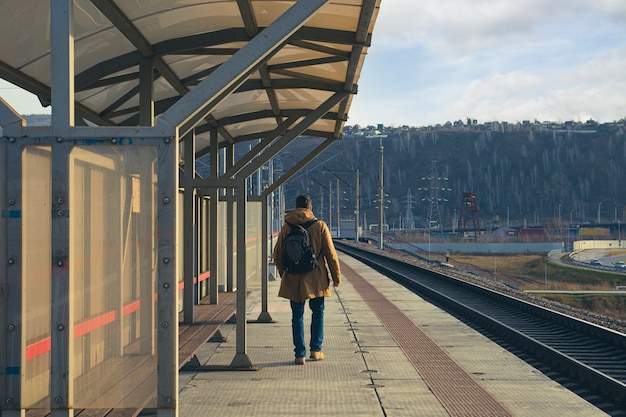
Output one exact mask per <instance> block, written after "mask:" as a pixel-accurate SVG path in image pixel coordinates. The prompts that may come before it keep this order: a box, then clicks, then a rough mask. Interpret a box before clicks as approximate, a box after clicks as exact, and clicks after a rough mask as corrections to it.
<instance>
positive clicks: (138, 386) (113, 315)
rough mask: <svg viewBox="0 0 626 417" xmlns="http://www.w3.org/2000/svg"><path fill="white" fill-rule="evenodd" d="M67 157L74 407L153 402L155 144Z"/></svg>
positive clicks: (93, 149)
mask: <svg viewBox="0 0 626 417" xmlns="http://www.w3.org/2000/svg"><path fill="white" fill-rule="evenodd" d="M69 158H70V159H69V166H70V168H69V169H70V172H69V174H70V175H69V178H70V196H71V198H70V213H71V214H70V282H71V290H70V292H71V297H72V300H71V303H72V304H71V314H72V316H73V322H74V337H73V345H72V347H71V349H70V351H71V352H72V357H71V366H70V370H71V373H72V375H73V381H74V407H75V408H109V407H111V408H125V407H141V406H143V407H154V406H156V382H157V378H156V372H157V358H156V346H157V344H156V329H155V314H156V296H155V294H156V288H155V287H156V249H157V241H156V239H157V236H156V221H157V216H156V211H157V204H156V197H157V196H156V186H157V175H156V172H157V148H156V147H153V146H119V145H113V146H102V145H93V146H79V147H75V148H73V149H72V151H71V153H70V156H69ZM147 398H148V399H149V400H148V401H146V399H147Z"/></svg>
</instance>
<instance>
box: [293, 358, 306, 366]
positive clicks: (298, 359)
mask: <svg viewBox="0 0 626 417" xmlns="http://www.w3.org/2000/svg"><path fill="white" fill-rule="evenodd" d="M294 363H295V364H296V365H304V358H296V361H295V362H294Z"/></svg>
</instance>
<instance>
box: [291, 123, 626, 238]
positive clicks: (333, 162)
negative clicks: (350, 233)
mask: <svg viewBox="0 0 626 417" xmlns="http://www.w3.org/2000/svg"><path fill="white" fill-rule="evenodd" d="M347 132H348V133H347V134H346V135H345V136H344V138H343V140H341V141H338V142H336V143H335V144H333V145H332V146H330V147H329V148H328V149H327V150H326V151H325V152H324V153H323V154H322V155H320V156H319V157H318V158H317V160H316V161H315V163H311V164H310V165H311V166H310V167H308V168H307V169H308V170H309V172H308V174H303V175H299V176H298V179H297V180H293V181H292V182H290V183H289V186H288V190H289V191H290V192H293V193H294V194H295V193H297V192H302V191H307V190H308V191H309V192H310V193H311V194H312V195H314V197H315V195H319V194H321V193H324V192H326V193H327V192H328V187H330V184H331V183H330V182H329V181H330V180H332V181H335V177H341V179H342V181H341V184H340V186H341V188H342V189H344V191H343V192H345V193H346V198H347V201H345V202H343V203H342V205H344V207H346V210H345V212H344V214H342V218H344V217H345V218H348V217H350V213H352V212H353V210H350V209H351V208H352V207H354V198H355V193H354V186H353V184H354V183H355V179H354V174H353V172H354V171H355V170H356V169H359V170H360V188H361V192H360V194H361V210H362V211H364V212H365V213H366V216H367V218H368V219H371V220H372V221H371V222H370V223H373V222H374V219H375V218H376V216H377V214H376V213H377V204H376V201H377V193H378V176H379V174H378V173H379V169H378V167H379V157H380V151H379V146H380V145H381V144H382V145H383V147H384V183H385V189H384V193H385V194H387V195H388V197H387V196H386V197H385V198H386V200H387V201H386V207H387V208H386V211H385V215H386V217H387V223H388V224H389V225H390V227H394V226H396V227H398V226H399V225H400V224H402V218H403V217H404V216H405V215H406V213H407V206H408V204H409V203H408V202H407V201H412V202H413V204H412V207H411V208H412V212H413V215H414V216H415V217H416V222H415V224H416V227H423V226H422V225H424V224H425V221H426V216H427V213H428V206H429V199H431V198H432V194H430V188H431V185H432V184H433V182H432V181H431V180H430V179H429V178H432V177H434V176H436V177H438V178H440V180H439V187H440V188H441V189H440V190H438V194H437V198H438V200H439V201H438V203H439V204H438V205H439V208H440V211H441V221H442V224H443V226H444V228H450V227H451V224H452V219H453V218H454V213H455V210H456V212H457V213H458V211H459V209H460V205H461V202H462V193H463V192H464V191H471V192H473V193H474V194H475V195H476V196H477V198H478V205H479V207H480V218H481V221H482V222H483V226H485V227H490V226H494V227H496V226H499V225H503V224H505V221H506V219H507V217H508V218H509V219H510V225H511V226H522V225H524V224H526V225H529V226H530V225H533V224H544V225H545V224H555V223H558V222H559V219H560V220H561V222H562V223H569V222H570V219H571V221H572V222H573V223H577V224H581V223H587V222H591V223H596V222H597V219H598V213H600V223H605V222H611V223H613V222H615V221H616V220H621V221H623V220H624V215H625V213H624V206H625V203H626V192H625V190H624V186H623V184H624V181H625V179H626V135H625V133H626V123H623V121H622V122H621V123H611V124H602V125H598V124H595V123H593V122H587V123H586V124H584V125H558V126H554V125H547V124H529V125H525V126H523V125H516V126H512V125H507V126H506V127H502V125H499V126H498V128H497V129H494V128H493V127H485V126H469V127H468V126H463V127H451V128H446V127H441V128H433V129H408V128H403V129H392V130H390V131H387V132H384V133H383V134H377V135H362V134H361V135H359V134H355V133H354V132H350V131H349V130H347ZM291 149H296V151H295V152H294V153H297V152H298V151H297V149H298V148H297V146H296V147H292V148H291ZM435 161H436V162H435ZM320 174H321V175H322V176H320ZM326 174H328V175H326ZM312 179H313V180H315V182H313V181H312ZM325 184H328V186H327V187H326V191H324V186H325ZM348 184H351V186H349V185H348ZM317 189H319V191H317ZM409 190H410V192H411V194H412V196H413V198H407V195H408V193H409ZM316 191H317V192H316ZM343 192H342V193H343ZM287 198H288V199H289V198H291V197H290V196H287Z"/></svg>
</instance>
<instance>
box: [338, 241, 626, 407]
mask: <svg viewBox="0 0 626 417" xmlns="http://www.w3.org/2000/svg"><path fill="white" fill-rule="evenodd" d="M335 245H336V248H337V250H340V251H342V252H344V253H346V254H347V255H350V256H352V257H354V258H356V259H358V260H360V261H361V262H363V263H365V264H367V265H368V266H370V267H372V268H373V269H375V270H377V271H379V272H381V273H382V274H383V275H386V276H388V277H389V278H391V279H393V280H395V281H397V282H398V283H400V284H402V285H403V286H405V287H406V288H408V289H410V290H411V291H414V292H415V293H416V294H419V295H420V296H422V297H424V298H426V299H428V300H429V301H431V302H433V303H434V304H436V305H438V306H439V307H441V308H442V309H444V310H446V311H448V312H450V313H452V314H455V315H456V316H457V317H459V318H461V319H462V320H464V321H466V322H469V323H471V324H473V325H474V326H475V327H477V328H479V329H484V330H486V333H487V334H488V335H489V333H491V337H492V338H493V336H496V337H497V338H499V339H502V340H503V341H505V342H506V343H508V344H510V345H512V346H514V347H515V348H516V349H518V350H520V351H521V352H523V354H524V355H526V356H530V357H531V358H533V359H534V360H536V361H538V362H539V363H541V364H543V365H544V366H546V367H548V368H549V369H551V370H555V371H558V372H559V373H560V374H561V375H563V376H565V377H566V378H568V380H569V381H573V382H575V383H576V384H577V385H579V386H580V387H584V388H585V389H587V390H589V391H590V392H592V393H594V394H595V395H597V396H599V398H600V399H601V401H599V402H601V403H603V404H604V406H605V407H603V408H608V409H609V410H622V411H623V410H625V409H626V334H624V333H620V332H617V331H615V330H611V329H608V328H605V327H602V326H599V325H596V324H593V323H590V322H587V321H584V320H581V319H580V318H575V317H571V316H568V315H566V314H563V313H561V312H557V311H553V310H550V309H548V308H546V307H544V306H539V305H536V304H533V303H530V302H527V301H524V300H520V299H518V298H515V297H511V296H510V295H506V294H502V293H499V292H497V291H494V290H492V289H488V288H484V287H481V286H479V285H476V284H473V283H470V282H467V281H464V280H462V279H459V278H455V277H452V276H449V275H447V274H445V273H443V272H438V271H433V270H430V269H426V268H422V267H419V266H417V265H413V264H410V263H407V262H404V261H401V260H398V259H395V258H392V257H388V256H385V255H383V254H380V253H376V252H371V251H367V250H364V249H361V248H358V247H355V246H354V245H350V244H346V243H342V242H340V241H337V242H336V243H335ZM594 402H597V401H594ZM607 406H608V407H607ZM619 415H624V414H619Z"/></svg>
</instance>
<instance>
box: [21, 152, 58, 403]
mask: <svg viewBox="0 0 626 417" xmlns="http://www.w3.org/2000/svg"><path fill="white" fill-rule="evenodd" d="M51 165H52V163H51V149H50V147H44V146H26V147H25V148H24V150H23V151H22V201H23V206H22V214H21V215H22V256H23V259H24V262H22V319H23V323H24V326H23V327H22V328H23V332H24V334H23V341H24V345H25V346H24V351H23V352H22V362H23V364H22V367H21V368H22V370H23V372H22V383H21V384H22V401H21V404H22V407H24V408H41V407H49V402H48V400H47V398H48V395H49V394H48V393H49V384H50V297H51V294H50V291H51V286H50V277H51V274H52V271H51V265H52V250H51V247H52V216H51V215H50V214H51V201H52V196H51V192H52V191H51V190H52V183H51V177H52V174H51V169H52V167H51Z"/></svg>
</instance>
